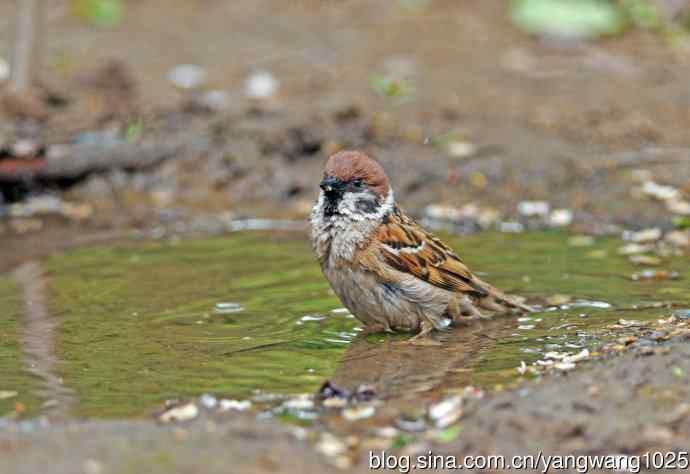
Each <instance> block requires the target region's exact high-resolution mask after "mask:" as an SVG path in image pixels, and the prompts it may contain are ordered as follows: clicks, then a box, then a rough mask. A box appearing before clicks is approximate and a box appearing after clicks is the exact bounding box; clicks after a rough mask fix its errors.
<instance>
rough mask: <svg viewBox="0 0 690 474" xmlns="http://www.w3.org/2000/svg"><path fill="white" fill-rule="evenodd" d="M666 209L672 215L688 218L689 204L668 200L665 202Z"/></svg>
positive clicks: (689, 213)
mask: <svg viewBox="0 0 690 474" xmlns="http://www.w3.org/2000/svg"><path fill="white" fill-rule="evenodd" d="M666 209H668V210H669V211H671V212H672V213H674V214H680V215H681V216H690V202H688V201H683V200H680V199H669V200H668V201H666Z"/></svg>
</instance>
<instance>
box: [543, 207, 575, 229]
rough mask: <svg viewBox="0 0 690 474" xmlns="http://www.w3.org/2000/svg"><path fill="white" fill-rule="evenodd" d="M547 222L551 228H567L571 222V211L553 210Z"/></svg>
mask: <svg viewBox="0 0 690 474" xmlns="http://www.w3.org/2000/svg"><path fill="white" fill-rule="evenodd" d="M548 222H549V225H550V226H552V227H567V226H569V225H570V224H572V222H573V211H571V210H570V209H554V210H553V211H551V214H549V220H548Z"/></svg>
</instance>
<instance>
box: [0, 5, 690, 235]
mask: <svg viewBox="0 0 690 474" xmlns="http://www.w3.org/2000/svg"><path fill="white" fill-rule="evenodd" d="M404 3H405V2H400V3H399V4H395V5H391V4H390V3H389V2H346V3H344V4H334V3H333V2H326V3H324V2H317V1H311V0H305V1H301V2H291V3H290V5H285V4H282V3H281V4H274V3H272V2H268V1H263V2H258V3H257V2H233V3H232V5H230V4H226V3H225V2H217V1H211V2H204V3H203V6H202V4H198V3H189V2H174V3H172V4H171V3H170V2H163V3H161V2H159V1H147V2H142V3H141V4H137V5H134V4H128V5H127V8H128V13H127V18H126V21H124V22H123V23H122V24H121V25H120V26H118V27H116V28H113V29H105V30H98V29H93V28H90V27H87V26H85V25H83V24H80V23H79V21H78V20H77V19H75V18H74V17H72V16H70V15H69V14H68V13H69V12H68V10H66V9H65V6H64V5H62V6H60V5H61V2H57V3H56V6H55V7H52V9H51V10H50V14H49V15H48V18H49V23H48V31H49V33H50V35H51V41H50V42H49V44H48V45H47V53H46V54H47V56H48V57H49V58H51V61H48V64H49V68H48V70H47V71H46V72H45V74H44V81H45V82H46V83H47V84H48V85H49V86H50V87H51V90H53V89H54V90H56V91H58V92H59V93H60V94H62V95H64V96H65V97H66V99H67V105H66V106H65V107H62V108H59V109H56V110H53V111H52V113H51V118H50V119H49V120H48V121H47V122H45V123H44V124H43V125H39V126H38V127H33V126H29V127H27V126H26V125H19V124H20V122H12V121H8V122H7V123H6V125H5V126H4V127H3V131H2V134H0V138H2V141H4V142H8V143H10V144H11V143H12V142H13V140H14V139H15V138H16V137H27V136H28V137H30V138H32V139H34V140H37V141H39V142H40V143H43V144H60V143H69V142H72V141H74V140H75V139H77V140H80V141H84V140H91V141H93V140H96V141H98V139H97V138H94V132H95V136H96V137H98V136H99V134H101V135H108V133H111V134H112V133H115V135H116V136H118V130H119V131H120V135H119V136H121V135H122V134H124V133H125V132H124V130H125V129H127V128H128V127H129V126H131V125H132V124H138V123H142V124H143V135H142V140H143V141H144V142H145V144H146V145H147V146H161V147H163V146H170V144H171V143H174V144H175V145H176V146H177V145H179V148H176V149H177V150H178V151H177V152H176V153H175V158H176V159H173V160H169V161H168V162H167V163H166V164H163V165H162V166H158V167H153V168H151V169H149V170H136V171H134V170H132V169H129V171H124V172H123V171H118V172H104V171H103V170H102V169H99V170H97V171H98V172H97V173H94V174H93V175H89V173H86V175H87V176H81V177H80V179H79V183H80V184H78V185H77V186H74V187H71V190H70V192H69V193H67V194H64V196H65V197H66V198H68V199H70V200H74V201H76V202H87V203H88V204H89V205H90V206H93V208H94V209H93V212H92V213H90V214H89V217H88V218H87V219H85V220H86V221H87V222H88V223H90V224H92V225H96V226H99V227H112V226H121V225H138V226H150V225H154V224H155V223H160V222H161V221H163V222H170V221H175V222H178V223H180V222H190V221H194V219H195V217H197V218H198V217H199V215H200V214H204V213H226V214H227V213H231V214H232V215H252V216H256V215H262V216H272V217H277V216H295V217H304V216H305V215H306V212H307V210H308V207H309V203H310V202H311V201H312V200H313V198H314V196H315V191H316V189H315V188H316V187H315V183H316V182H317V180H318V178H319V176H320V174H321V168H322V164H323V160H324V159H325V157H326V156H327V155H328V153H330V152H332V151H334V150H336V149H338V148H340V147H356V148H364V149H366V150H367V151H369V152H370V153H372V154H374V155H375V156H376V157H378V158H379V159H381V161H382V162H383V163H384V165H385V167H386V168H387V170H388V171H389V172H390V174H391V175H392V178H393V183H394V185H395V188H396V190H397V192H398V197H399V199H400V201H401V203H402V204H403V205H404V206H405V207H407V208H409V209H410V210H411V211H413V212H414V213H416V214H417V215H419V214H421V212H422V209H423V207H424V206H426V205H428V204H430V203H434V202H445V203H448V204H451V205H454V206H461V205H463V204H466V203H470V202H475V203H477V204H479V205H481V206H488V207H491V208H497V209H499V210H500V211H501V212H502V213H503V214H504V215H505V216H514V215H515V213H516V209H515V203H516V202H517V201H519V200H523V199H539V200H546V201H549V202H551V203H552V205H553V206H554V207H565V208H571V209H574V210H575V211H576V222H579V223H580V224H581V225H582V226H584V227H585V228H588V227H592V226H594V225H595V224H601V223H602V222H607V223H610V222H615V223H619V224H625V225H628V226H634V227H640V226H643V225H649V224H661V225H665V226H669V225H670V224H669V221H670V216H669V215H668V213H667V212H666V211H665V209H664V208H663V206H662V205H661V204H660V203H658V202H654V201H652V200H640V199H638V198H635V197H634V196H631V188H632V187H633V185H634V184H635V181H634V176H632V175H631V173H632V172H634V171H635V170H637V169H640V168H641V169H648V170H649V171H650V172H651V173H652V174H653V176H654V178H655V179H656V180H659V181H661V182H663V183H666V184H672V185H674V186H677V187H683V186H687V185H688V182H689V181H690V171H688V170H689V169H690V167H688V166H687V162H688V159H690V158H689V155H688V143H690V132H688V130H690V115H689V114H688V113H687V110H688V107H687V104H688V93H687V78H688V77H689V74H690V63H689V62H688V61H687V55H686V54H684V51H685V50H684V49H683V47H684V46H683V43H682V42H680V43H678V44H676V45H675V46H672V45H669V44H667V43H665V42H664V41H663V39H661V38H660V37H658V36H655V35H654V34H653V33H651V32H630V33H627V34H625V35H623V36H621V37H619V38H614V39H609V40H607V41H602V42H599V43H592V44H585V43H577V42H575V43H568V42H557V41H549V40H539V39H535V38H530V37H529V36H527V35H524V34H522V33H520V32H519V31H517V30H515V29H514V28H513V27H512V25H511V24H510V23H509V21H508V19H507V12H506V10H505V3H504V2H501V1H487V2H462V3H458V2H450V1H442V2H434V3H433V7H430V8H425V7H424V5H422V4H421V3H424V2H421V3H420V5H418V6H417V7H415V8H407V7H405V6H404V5H403V4H404ZM163 4H164V5H163ZM0 8H2V9H3V10H2V11H0V13H2V17H4V18H9V17H10V13H11V6H10V5H4V6H2V7H0ZM161 11H165V12H166V14H165V15H161V14H160V12H161ZM268 11H271V14H270V15H267V14H266V12H268ZM171 25H174V26H171ZM411 31H415V32H416V34H410V32H411ZM0 34H3V35H4V36H8V35H9V29H8V28H4V29H0ZM209 45H214V46H209ZM113 60H114V61H116V63H113V62H112V61H113ZM185 62H191V63H195V64H199V65H200V66H202V67H204V68H205V69H206V70H207V74H208V76H209V79H208V82H207V85H206V88H207V89H220V90H225V91H227V92H228V94H229V105H228V106H227V108H226V109H225V110H222V111H220V112H212V111H208V110H205V109H204V107H203V106H199V105H198V97H199V96H200V95H202V94H203V90H202V91H199V92H193V91H192V92H190V91H180V90H177V89H175V88H174V87H173V86H172V85H171V84H170V82H169V81H168V80H167V78H166V75H167V73H168V71H169V70H170V69H171V68H172V67H173V66H175V65H176V64H180V63H185ZM259 69H261V70H269V71H271V72H272V73H273V74H274V75H275V77H276V78H277V79H278V80H279V81H280V85H281V86H280V89H279V92H278V94H277V95H276V96H275V97H274V98H273V99H272V100H269V101H263V102H261V101H259V102H257V101H253V100H251V99H249V98H247V97H246V96H245V95H244V81H245V79H246V78H247V77H248V75H249V74H250V73H251V72H252V71H255V70H259ZM378 76H386V77H392V78H394V79H399V80H404V81H409V82H410V83H411V84H413V88H412V89H413V92H410V94H409V97H403V98H402V99H403V100H399V98H388V97H381V96H380V95H379V94H377V93H376V92H375V91H374V90H373V88H372V85H371V83H372V79H373V78H375V77H378ZM114 104H115V105H117V107H115V105H114ZM194 104H197V105H194ZM6 115H7V111H6ZM85 132H87V135H88V137H87V136H86V135H84V133H85ZM89 134H90V135H89ZM449 137H455V139H457V140H460V141H462V142H466V143H469V144H471V146H472V148H473V149H475V150H476V151H475V152H473V153H470V156H466V157H464V158H458V157H453V156H450V155H449V154H448V153H447V152H446V151H445V149H444V146H443V143H444V140H447V139H448V138H449ZM75 153H77V154H78V152H75ZM83 178H86V181H83ZM45 184H51V182H49V183H46V182H41V183H38V185H39V186H43V185H45ZM66 184H67V185H69V186H72V185H73V184H74V183H73V182H72V181H69V182H67V183H65V182H62V181H60V180H57V181H53V182H52V185H53V186H57V187H59V188H60V187H64V186H65V185H66ZM29 191H31V187H29Z"/></svg>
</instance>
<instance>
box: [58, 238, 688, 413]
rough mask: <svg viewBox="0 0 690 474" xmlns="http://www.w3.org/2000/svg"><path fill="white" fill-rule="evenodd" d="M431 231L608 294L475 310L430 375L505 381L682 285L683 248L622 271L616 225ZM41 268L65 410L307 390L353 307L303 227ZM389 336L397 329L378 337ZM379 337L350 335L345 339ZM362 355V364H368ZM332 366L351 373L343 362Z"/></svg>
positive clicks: (519, 270) (513, 283)
mask: <svg viewBox="0 0 690 474" xmlns="http://www.w3.org/2000/svg"><path fill="white" fill-rule="evenodd" d="M444 239H447V240H448V242H449V243H450V244H452V246H453V247H454V248H455V249H456V250H457V251H458V253H459V254H460V255H462V256H463V257H464V259H465V260H466V261H467V263H468V264H469V265H470V267H471V268H473V269H475V270H478V271H481V272H486V274H485V275H484V274H482V275H483V276H485V278H486V279H487V280H488V281H490V282H492V283H494V284H495V285H496V286H498V287H500V288H502V289H504V290H506V291H508V292H515V293H518V294H522V295H526V296H528V297H545V296H550V295H553V294H557V293H558V294H569V295H572V296H573V297H575V298H584V299H587V300H589V301H601V302H606V303H609V304H611V305H612V307H610V308H592V307H570V308H563V309H559V310H557V311H550V312H542V313H537V314H534V315H530V316H529V317H530V318H532V320H531V321H522V322H521V321H519V320H518V319H517V318H516V317H511V318H505V320H503V321H502V322H500V323H499V324H495V325H492V326H490V327H491V329H488V328H489V327H488V326H487V331H490V332H491V333H490V334H479V336H482V337H484V336H486V337H487V338H488V339H482V341H483V342H482V343H481V344H478V345H477V347H478V348H479V349H477V350H476V351H475V352H472V354H471V355H469V356H468V357H466V358H458V359H457V360H458V363H459V364H460V365H461V367H455V368H454V369H458V368H460V369H462V371H461V372H462V374H461V375H457V376H456V379H455V380H454V379H453V377H454V375H453V374H455V373H456V372H443V371H442V370H441V371H440V372H439V371H435V372H434V374H436V375H435V376H436V377H437V380H436V381H435V382H434V383H436V384H438V385H440V388H443V387H444V386H459V385H462V384H474V385H479V386H483V387H489V388H490V387H492V386H494V385H495V384H499V383H507V382H510V381H512V380H515V379H516V377H517V371H516V370H515V368H516V367H517V366H519V364H520V361H521V360H525V361H526V362H528V363H529V362H531V361H533V360H535V359H537V358H539V355H540V354H541V353H543V352H545V351H547V350H568V349H570V350H572V351H574V352H577V349H576V348H579V347H585V346H587V345H588V344H592V343H594V342H595V341H596V340H600V339H596V338H593V337H591V335H592V334H593V333H596V332H597V331H599V332H600V331H601V329H602V328H604V327H605V326H607V325H609V324H611V323H613V322H615V321H617V320H618V319H620V318H622V317H625V318H627V319H638V320H641V319H642V320H643V319H650V318H656V317H658V316H661V315H665V314H666V313H667V312H668V311H665V310H662V309H653V310H643V311H635V312H625V313H622V312H621V311H620V310H618V309H615V308H620V307H623V306H629V305H631V304H635V303H637V304H641V303H645V302H652V301H659V300H664V301H669V300H672V301H673V300H675V301H677V302H685V303H687V302H688V300H690V295H688V291H687V289H684V288H685V284H686V283H684V282H686V281H687V278H688V277H690V274H688V271H687V269H686V267H687V261H686V259H684V258H683V259H680V260H678V262H677V263H673V262H671V263H670V264H669V265H668V266H666V267H665V268H672V267H673V266H674V265H675V266H676V268H675V269H676V270H678V271H681V272H683V273H684V274H683V279H682V280H680V281H663V282H658V281H656V282H633V281H631V280H630V279H629V276H630V274H631V273H632V272H633V271H635V270H636V268H634V267H633V266H632V265H630V264H629V263H628V262H627V260H626V259H625V258H624V257H621V256H619V255H617V254H616V252H615V249H616V247H617V245H620V241H619V240H617V239H602V240H601V241H599V242H597V244H596V245H595V246H594V247H587V248H576V247H572V246H569V245H568V243H567V236H566V235H564V234H558V233H527V234H518V235H512V234H497V233H496V234H493V233H492V234H482V235H478V236H471V237H448V236H444ZM592 250H605V251H606V252H607V255H608V256H606V257H605V258H594V257H592V256H591V252H592ZM600 254H601V252H600ZM45 268H46V270H48V272H49V278H48V288H49V305H50V310H51V311H52V312H53V314H55V315H58V317H59V318H60V329H59V334H58V341H57V342H58V344H57V356H58V358H59V359H60V360H61V361H63V362H61V364H60V365H59V370H60V374H61V375H62V376H63V377H64V379H65V383H66V385H68V386H69V387H70V388H72V389H74V390H76V392H77V397H78V399H79V404H78V408H77V413H75V414H76V415H84V416H97V417H121V416H140V415H144V414H147V413H150V412H151V411H152V410H153V409H155V408H157V407H160V404H161V402H162V401H163V400H165V399H171V398H184V397H192V396H196V395H199V394H201V393H205V392H210V393H214V394H218V395H221V396H226V397H236V398H244V397H249V396H251V395H252V394H253V393H255V391H256V390H260V391H265V392H268V393H272V394H275V393H278V394H294V393H303V392H313V391H315V390H316V389H317V388H318V387H319V385H320V384H321V383H322V382H323V381H324V380H326V379H329V378H331V377H332V376H333V375H334V374H335V373H336V369H338V368H339V367H340V368H341V369H342V368H343V367H346V366H347V360H348V358H349V357H348V350H349V349H350V348H353V349H354V346H355V345H353V344H350V343H351V341H352V340H353V339H354V337H355V336H356V334H357V332H356V329H355V328H356V327H357V322H356V321H355V320H354V319H352V317H351V316H349V315H348V314H347V313H343V312H333V311H332V310H333V309H335V308H338V307H340V306H341V303H340V302H339V301H338V300H337V298H336V297H335V296H333V295H332V293H331V292H330V291H329V288H328V284H327V282H326V280H325V279H324V277H323V276H322V275H321V272H320V269H319V268H318V265H317V263H316V261H315V259H314V257H313V256H312V253H311V249H310V247H309V244H308V241H307V238H306V236H303V235H299V234H295V235H292V236H291V237H282V238H279V239H277V238H275V237H272V236H271V235H270V234H267V233H259V232H251V233H241V234H233V235H230V236H227V237H223V238H215V239H209V240H199V241H183V242H179V243H160V242H157V243H147V244H141V245H120V246H114V247H107V248H93V249H83V250H78V251H73V252H69V253H67V254H65V255H60V256H55V257H52V258H50V259H48V261H47V262H46V264H45ZM582 314H586V317H582V316H581V315H582ZM519 326H523V327H522V328H520V327H519ZM529 326H534V327H533V328H531V329H526V328H529ZM453 331H468V333H469V329H463V328H459V329H455V330H453ZM476 332H479V333H481V331H476ZM450 335H451V336H453V337H455V336H457V335H458V333H455V334H453V333H451V334H450ZM479 336H477V337H479ZM442 337H443V336H442ZM473 337H474V336H473ZM399 338H401V339H404V338H405V337H404V336H402V337H401V336H396V337H394V338H393V339H399ZM387 339H390V338H389V337H388V336H383V335H382V336H375V337H373V338H372V337H370V338H369V339H367V340H366V341H361V340H359V339H358V341H357V342H358V344H357V345H361V343H362V342H364V343H365V344H370V343H369V342H367V341H373V342H371V344H372V345H373V346H375V345H376V344H378V342H377V341H380V340H387ZM487 340H488V341H489V343H487V342H486V341H487ZM556 346H559V347H561V348H562V349H556ZM570 346H572V347H570ZM466 347H467V346H466V345H465V343H464V342H463V343H461V344H458V345H457V346H454V347H450V348H446V349H443V350H439V349H435V348H425V349H420V350H419V351H417V352H415V354H414V357H415V358H416V359H418V360H419V361H421V362H424V361H423V358H424V357H429V359H428V363H429V364H431V365H430V366H431V367H440V368H442V367H443V361H440V360H436V359H439V358H444V357H446V355H445V354H448V353H449V352H448V351H450V352H452V351H463V350H465V348H466ZM550 348H551V349H550ZM444 350H445V351H447V352H445V353H444ZM415 351H416V349H415ZM424 354H426V356H425V355H424ZM451 355H452V354H451ZM434 358H436V359H434ZM379 361H380V359H379ZM403 363H405V362H404V361H403ZM364 365H371V367H364V369H366V370H369V369H371V370H373V372H369V374H370V375H371V374H375V370H376V366H375V364H368V362H364ZM393 365H394V364H393ZM422 366H423V365H420V367H422ZM360 368H362V367H361V366H360ZM341 372H342V370H341ZM346 372H347V371H346ZM345 376H346V377H348V378H349V379H354V377H355V374H353V373H346V374H345ZM398 377H399V378H402V377H408V378H409V379H410V380H409V382H410V383H411V384H412V385H414V384H419V385H420V386H422V385H425V384H426V385H429V380H430V378H431V372H430V373H429V374H427V373H415V372H414V370H408V371H407V372H406V375H403V374H402V372H400V375H399V376H398ZM369 378H370V379H371V378H372V377H371V376H369ZM377 380H378V377H374V378H373V379H371V380H368V382H369V383H374V382H376V381H377ZM365 381H367V380H366V379H365ZM398 382H399V383H400V384H399V386H400V387H403V386H406V385H405V383H403V382H405V381H403V380H399V381H395V380H393V382H392V383H393V385H392V387H393V388H394V387H395V386H398V385H396V384H397V383H398ZM407 386H409V384H408V385H407Z"/></svg>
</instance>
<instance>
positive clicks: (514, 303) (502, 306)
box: [477, 280, 535, 313]
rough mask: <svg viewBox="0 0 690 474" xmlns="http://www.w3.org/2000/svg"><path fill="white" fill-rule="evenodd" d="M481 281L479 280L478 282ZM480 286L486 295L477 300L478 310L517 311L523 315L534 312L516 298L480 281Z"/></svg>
mask: <svg viewBox="0 0 690 474" xmlns="http://www.w3.org/2000/svg"><path fill="white" fill-rule="evenodd" d="M480 281H481V280H480ZM482 285H483V286H484V288H485V289H486V292H487V293H488V294H487V296H483V297H481V298H478V299H477V305H478V306H479V307H480V308H483V309H486V310H489V311H494V312H506V310H517V311H519V312H524V313H533V312H534V311H535V310H534V308H532V307H531V306H529V305H526V304H524V303H522V302H521V301H519V300H518V297H516V296H511V295H506V294H505V293H503V292H502V291H501V290H499V289H497V288H494V287H493V286H491V285H489V284H488V283H486V282H484V281H482Z"/></svg>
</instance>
